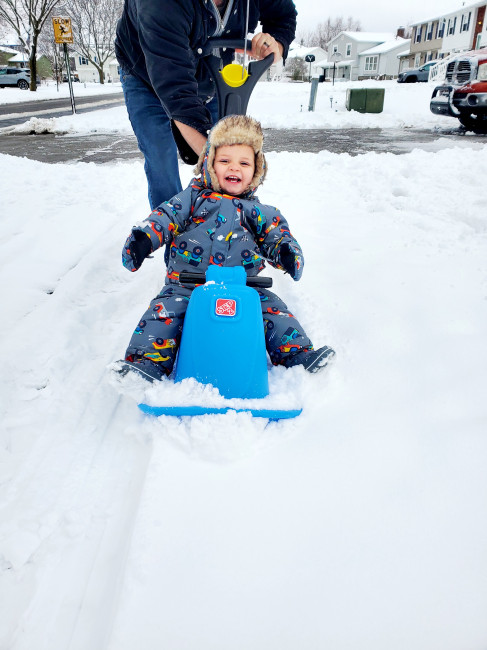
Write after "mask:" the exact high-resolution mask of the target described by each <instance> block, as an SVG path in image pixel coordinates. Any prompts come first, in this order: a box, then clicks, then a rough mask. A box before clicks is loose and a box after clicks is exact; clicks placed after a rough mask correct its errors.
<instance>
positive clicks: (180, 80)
mask: <svg viewBox="0 0 487 650" xmlns="http://www.w3.org/2000/svg"><path fill="white" fill-rule="evenodd" d="M246 8H247V0H228V4H227V6H226V9H225V12H224V15H223V16H220V13H219V11H218V9H217V8H216V6H215V4H214V2H213V0H125V6H124V10H123V14H122V17H121V18H120V21H119V23H118V26H117V37H116V41H115V51H116V55H117V59H118V62H119V64H120V67H121V68H122V71H123V72H125V73H129V74H133V75H135V76H137V77H139V78H140V79H142V81H144V82H145V83H146V84H147V85H148V86H149V87H150V88H152V89H153V91H154V92H155V93H156V95H157V96H158V97H159V99H160V101H161V104H162V106H163V107H164V109H165V111H166V112H167V114H168V115H169V117H171V118H172V119H173V120H178V121H180V122H182V123H183V124H188V125H189V126H192V127H193V128H195V129H196V130H198V131H199V132H200V133H203V134H204V135H205V136H206V135H207V132H208V129H209V128H211V118H210V113H209V111H208V110H207V108H206V106H205V103H206V102H207V101H208V100H209V99H211V97H213V95H214V93H215V89H214V85H213V83H212V82H211V80H210V77H209V75H208V73H207V71H206V68H205V66H203V65H201V62H200V59H201V54H202V52H201V50H202V48H203V46H204V45H205V44H206V42H207V41H208V39H209V38H214V37H215V38H216V37H219V36H221V37H222V38H238V39H242V44H243V39H244V32H245V17H246ZM258 22H260V23H261V24H262V30H263V31H264V32H266V33H269V34H271V35H272V36H274V38H275V39H276V40H277V41H279V42H280V43H282V45H283V47H284V58H286V56H287V52H288V49H289V45H290V44H291V42H292V40H293V38H294V34H295V30H296V8H295V6H294V3H293V2H292V0H250V2H249V32H250V33H252V32H253V31H254V30H255V28H256V27H257V24H258Z"/></svg>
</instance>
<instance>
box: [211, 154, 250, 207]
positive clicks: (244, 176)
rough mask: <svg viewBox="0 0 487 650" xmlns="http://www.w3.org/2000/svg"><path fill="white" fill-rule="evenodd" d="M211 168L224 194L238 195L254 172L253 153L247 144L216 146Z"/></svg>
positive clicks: (241, 192)
mask: <svg viewBox="0 0 487 650" xmlns="http://www.w3.org/2000/svg"><path fill="white" fill-rule="evenodd" d="M213 169H214V170H215V174H216V177H217V179H218V182H219V183H220V187H221V188H222V192H224V193H225V194H231V195H232V196H238V195H239V194H243V193H244V192H245V191H246V190H247V189H248V187H249V185H250V181H251V180H252V179H253V177H254V172H255V154H254V150H253V149H252V147H251V146H250V145H248V144H231V145H223V146H221V147H218V148H217V150H216V153H215V159H214V161H213Z"/></svg>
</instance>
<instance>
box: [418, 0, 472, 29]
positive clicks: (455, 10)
mask: <svg viewBox="0 0 487 650" xmlns="http://www.w3.org/2000/svg"><path fill="white" fill-rule="evenodd" d="M448 4H449V7H448V8H446V9H445V11H444V12H443V13H442V14H437V15H436V16H431V14H429V15H428V16H427V17H425V18H423V19H422V20H416V21H415V22H414V23H410V26H415V25H424V24H425V23H431V22H433V21H434V20H438V19H439V18H445V17H448V16H452V15H454V14H459V13H467V12H468V11H471V10H472V9H475V8H476V7H481V6H484V5H485V0H480V1H479V2H474V3H471V4H468V5H463V6H461V7H460V6H459V3H457V2H449V3H448Z"/></svg>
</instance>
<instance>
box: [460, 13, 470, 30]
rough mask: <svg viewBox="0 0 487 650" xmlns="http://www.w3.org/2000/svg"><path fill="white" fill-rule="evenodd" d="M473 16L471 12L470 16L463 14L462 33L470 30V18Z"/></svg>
mask: <svg viewBox="0 0 487 650" xmlns="http://www.w3.org/2000/svg"><path fill="white" fill-rule="evenodd" d="M471 15H472V12H469V14H468V16H467V14H462V22H461V24H460V31H461V32H468V30H469V28H470V16H471Z"/></svg>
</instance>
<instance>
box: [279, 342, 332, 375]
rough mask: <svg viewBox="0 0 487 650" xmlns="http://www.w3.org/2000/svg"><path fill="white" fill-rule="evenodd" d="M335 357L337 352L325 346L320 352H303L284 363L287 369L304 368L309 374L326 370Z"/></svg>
mask: <svg viewBox="0 0 487 650" xmlns="http://www.w3.org/2000/svg"><path fill="white" fill-rule="evenodd" d="M334 356H335V351H334V350H332V349H331V348H329V347H328V346H327V345H324V346H323V347H322V348H319V350H301V351H300V352H297V353H296V354H293V355H292V356H290V357H288V358H287V359H286V361H285V363H284V365H285V366H286V368H292V367H293V366H304V368H305V369H306V370H307V371H308V372H318V370H321V369H322V368H324V367H325V366H326V365H328V363H329V362H330V361H331V360H332V359H333V357H334Z"/></svg>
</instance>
